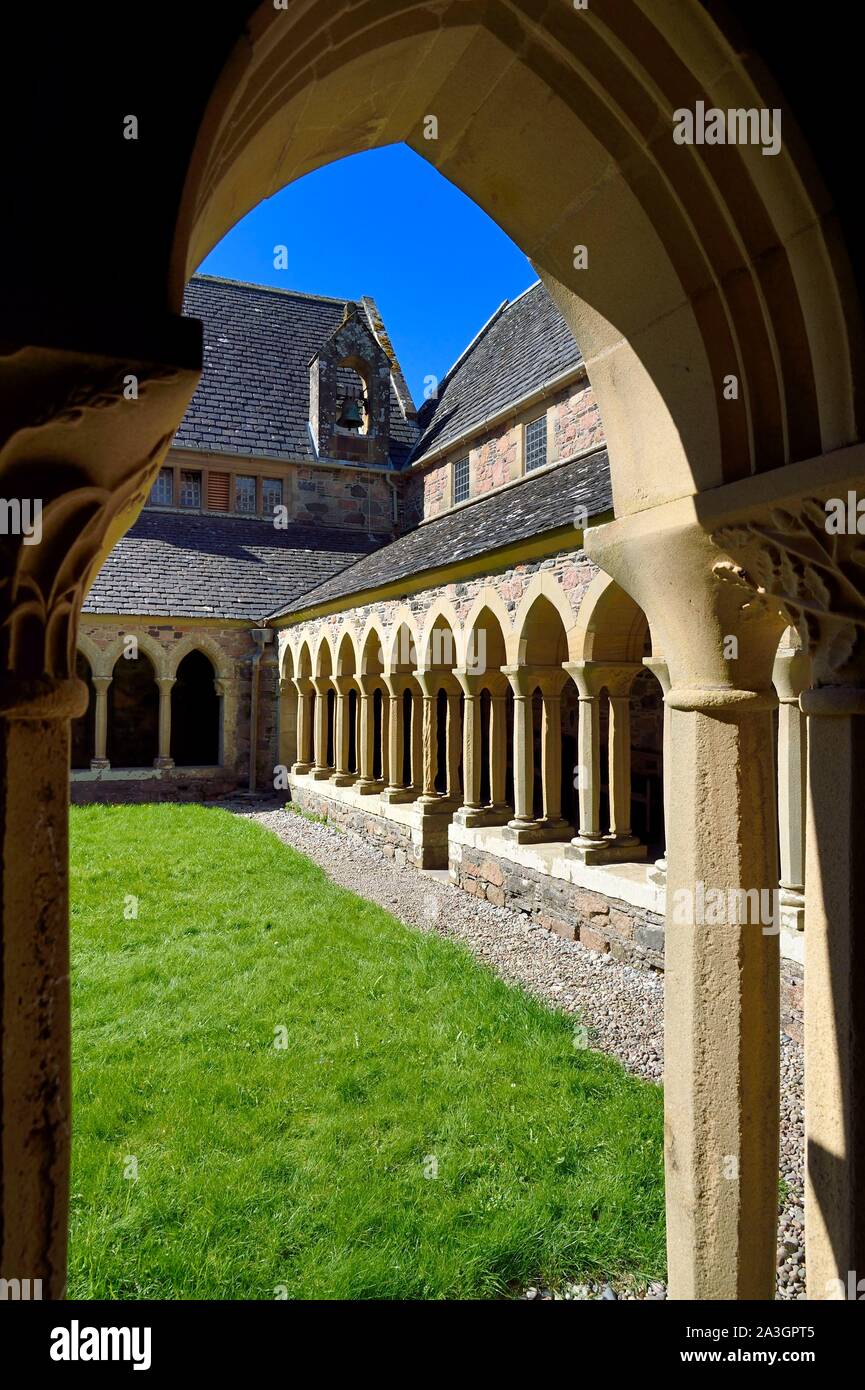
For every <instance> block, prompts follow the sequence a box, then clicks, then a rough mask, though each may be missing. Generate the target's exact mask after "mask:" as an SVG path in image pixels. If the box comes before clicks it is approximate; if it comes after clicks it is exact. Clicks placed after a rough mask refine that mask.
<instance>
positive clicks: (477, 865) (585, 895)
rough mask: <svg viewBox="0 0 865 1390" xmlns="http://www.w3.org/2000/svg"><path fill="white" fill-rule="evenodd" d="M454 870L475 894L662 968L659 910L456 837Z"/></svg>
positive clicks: (573, 937) (561, 932) (621, 956)
mask: <svg viewBox="0 0 865 1390" xmlns="http://www.w3.org/2000/svg"><path fill="white" fill-rule="evenodd" d="M450 873H451V878H452V879H453V881H454V883H456V884H457V885H458V886H459V887H460V888H462V889H464V891H465V892H467V893H470V894H471V895H472V896H473V897H477V898H485V899H486V901H487V902H491V903H494V904H495V905H496V906H497V907H509V908H512V909H514V910H515V911H517V912H524V913H525V914H526V916H528V917H531V918H533V919H534V920H535V921H536V922H537V923H538V924H539V925H540V926H542V927H546V929H547V930H548V931H552V932H555V933H556V934H557V935H558V936H563V937H566V938H567V939H568V940H570V941H581V942H582V943H583V945H584V946H588V947H589V948H590V949H591V950H593V951H608V952H609V953H610V954H611V955H612V956H614V957H615V959H616V960H618V961H622V962H624V964H626V965H634V966H639V967H641V968H643V969H647V970H663V968H664V919H663V917H661V916H659V915H658V914H657V913H654V912H649V911H648V910H646V909H643V908H638V907H634V906H632V905H631V904H629V903H626V902H623V901H621V900H620V899H618V898H609V897H606V896H605V895H604V894H602V893H593V892H591V891H590V890H589V889H586V888H581V887H578V886H577V885H576V884H573V883H566V882H564V881H563V880H562V879H559V878H555V877H554V876H553V875H552V874H542V873H538V872H537V871H536V870H534V869H530V868H528V867H527V866H525V865H523V864H515V863H511V862H510V861H509V860H507V859H502V858H500V857H499V856H497V855H492V854H490V853H489V851H487V850H484V849H476V848H475V847H473V846H471V845H465V844H459V843H457V842H455V841H453V840H452V841H451V842H450Z"/></svg>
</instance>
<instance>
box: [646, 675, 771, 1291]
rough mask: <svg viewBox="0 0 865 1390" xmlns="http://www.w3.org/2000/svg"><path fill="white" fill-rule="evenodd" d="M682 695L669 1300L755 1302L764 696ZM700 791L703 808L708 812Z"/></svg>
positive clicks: (670, 950)
mask: <svg viewBox="0 0 865 1390" xmlns="http://www.w3.org/2000/svg"><path fill="white" fill-rule="evenodd" d="M693 696H694V692H693V691H686V692H684V695H683V697H682V700H683V706H684V707H677V704H676V701H677V699H678V698H679V697H678V693H677V691H676V690H675V689H674V690H673V691H671V695H670V698H671V701H673V729H672V768H671V796H672V799H673V804H674V806H675V815H674V817H673V821H672V826H671V830H672V838H671V843H670V853H669V869H668V884H667V918H666V932H665V971H666V977H665V998H666V1008H665V1058H666V1061H665V1069H664V1077H665V1084H664V1105H665V1157H666V1197H667V1254H668V1267H669V1287H670V1296H671V1297H672V1298H676V1299H770V1298H772V1297H774V1288H775V1241H776V1227H777V1208H778V1130H779V951H778V936H777V929H776V927H775V926H774V924H773V920H772V918H773V914H772V910H771V906H770V904H771V903H772V901H773V896H772V892H773V890H774V878H775V871H776V825H775V782H774V765H773V757H772V742H771V734H772V717H771V712H770V711H771V707H772V704H773V703H774V696H773V695H772V694H771V693H770V692H768V691H767V692H761V693H759V694H757V695H753V694H751V693H750V692H744V691H732V690H731V691H725V692H724V700H725V703H724V705H723V706H721V707H719V706H718V701H719V699H720V696H719V694H718V692H716V691H712V692H707V695H706V699H707V705H708V702H709V700H712V701H714V702H715V703H714V705H712V706H709V707H708V708H706V709H705V710H701V709H695V708H694V707H693V703H690V701H691V700H692V699H693ZM707 788H708V789H710V792H711V807H715V808H717V809H715V810H711V808H710V806H708V805H707ZM741 890H744V892H745V893H746V894H748V897H747V898H746V899H745V898H743V897H742V894H741ZM731 895H732V896H731ZM757 903H759V907H758V906H757ZM761 917H762V919H763V920H762V921H761ZM767 917H768V918H769V921H768V923H767V921H766V918H767ZM767 926H768V932H764V929H763V928H764V927H767Z"/></svg>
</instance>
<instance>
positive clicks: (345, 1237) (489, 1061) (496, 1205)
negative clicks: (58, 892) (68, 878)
mask: <svg viewBox="0 0 865 1390" xmlns="http://www.w3.org/2000/svg"><path fill="white" fill-rule="evenodd" d="M71 850H72V952H73V967H72V982H73V1010H74V1027H73V1039H74V1041H73V1065H74V1078H75V1088H74V1089H75V1109H74V1136H75V1137H74V1146H73V1174H72V1217H71V1252H70V1289H69V1292H70V1296H71V1297H78V1298H262V1299H272V1298H274V1297H278V1296H285V1295H286V1294H287V1296H288V1297H289V1298H351V1299H359V1298H424V1299H427V1298H444V1297H461V1298H486V1297H492V1296H496V1295H499V1294H502V1293H506V1292H508V1291H509V1290H510V1289H513V1288H515V1287H516V1286H519V1285H524V1284H526V1283H530V1282H532V1281H534V1280H536V1279H538V1278H543V1279H546V1280H547V1281H549V1282H551V1283H552V1284H553V1285H555V1284H556V1283H557V1282H559V1281H561V1280H562V1279H563V1278H564V1277H565V1276H586V1277H590V1276H603V1277H613V1276H619V1275H622V1274H626V1273H630V1274H631V1275H634V1276H636V1277H638V1278H657V1277H662V1276H663V1263H664V1255H663V1248H664V1241H663V1189H662V1158H661V1146H662V1117H661V1093H660V1090H659V1089H658V1088H657V1087H655V1086H651V1085H648V1084H647V1083H645V1082H641V1081H639V1080H636V1079H634V1078H632V1077H629V1076H627V1075H626V1073H625V1072H624V1071H623V1070H622V1068H621V1067H620V1066H619V1065H618V1064H617V1063H616V1062H614V1061H611V1060H610V1059H609V1058H606V1057H603V1056H601V1055H600V1054H598V1053H594V1052H590V1051H586V1050H580V1049H578V1048H577V1047H575V1045H574V1025H573V1020H571V1021H569V1020H568V1019H567V1018H565V1017H563V1016H562V1015H559V1014H556V1013H554V1012H552V1011H551V1010H549V1009H546V1008H544V1007H543V1006H542V1005H540V1004H538V1003H536V1002H534V1001H533V1000H531V999H529V998H528V997H527V996H526V995H524V994H523V993H522V992H521V991H520V990H518V989H514V988H511V987H509V986H508V985H505V984H503V983H502V982H501V981H499V980H498V979H496V978H495V976H493V975H492V974H491V973H490V972H488V971H487V970H485V969H483V968H482V967H481V966H479V965H478V964H476V962H475V961H474V960H473V959H472V957H471V956H470V955H469V953H468V952H467V951H466V950H464V949H463V948H462V947H460V946H458V945H455V944H453V943H451V942H449V941H444V940H442V939H441V938H439V937H438V936H436V935H433V934H428V935H427V934H421V933H419V932H416V931H413V930H410V929H408V928H406V927H404V926H402V925H401V924H400V923H399V922H397V921H396V920H395V919H394V918H393V917H391V916H389V915H388V913H386V912H384V911H382V910H381V909H380V908H378V907H376V906H374V905H373V904H371V903H368V902H365V901H364V900H363V899H361V898H358V897H355V896H354V895H352V894H351V893H348V892H345V891H344V890H343V889H340V888H337V887H335V886H334V885H332V884H331V883H330V882H329V880H328V879H327V878H326V877H325V875H324V874H323V873H322V872H321V870H320V869H318V868H317V867H316V866H315V865H314V864H312V863H311V862H310V861H309V860H307V859H305V858H303V857H302V856H301V855H298V854H296V853H294V851H292V850H291V849H289V848H288V847H287V846H285V845H283V844H281V843H280V842H279V841H278V840H277V839H276V838H275V837H274V836H272V835H270V834H269V833H268V832H267V831H265V830H263V829H261V828H260V827H259V826H257V825H254V824H251V823H248V822H244V821H240V820H238V819H237V818H235V817H234V816H232V815H230V814H229V813H228V812H226V811H222V810H218V809H215V808H204V807H198V806H171V805H159V806H135V807H87V808H73V810H72V827H71ZM132 898H135V899H137V900H138V905H137V907H138V915H137V918H136V917H131V916H128V915H125V914H128V913H130V912H132V911H134V907H135V904H134V903H132V902H131V899H132ZM283 1028H284V1029H285V1030H286V1033H287V1046H286V1047H284V1048H279V1047H276V1046H275V1041H278V1040H279V1039H280V1037H281V1036H282V1034H281V1030H282V1029H283ZM131 1159H135V1160H137V1172H138V1177H137V1181H134V1180H132V1178H131V1177H129V1176H126V1175H125V1174H126V1173H128V1172H131V1171H132V1170H133V1165H132V1164H131V1162H130V1160H131ZM436 1172H437V1176H433V1174H434V1173H436ZM278 1291H281V1294H280V1292H278Z"/></svg>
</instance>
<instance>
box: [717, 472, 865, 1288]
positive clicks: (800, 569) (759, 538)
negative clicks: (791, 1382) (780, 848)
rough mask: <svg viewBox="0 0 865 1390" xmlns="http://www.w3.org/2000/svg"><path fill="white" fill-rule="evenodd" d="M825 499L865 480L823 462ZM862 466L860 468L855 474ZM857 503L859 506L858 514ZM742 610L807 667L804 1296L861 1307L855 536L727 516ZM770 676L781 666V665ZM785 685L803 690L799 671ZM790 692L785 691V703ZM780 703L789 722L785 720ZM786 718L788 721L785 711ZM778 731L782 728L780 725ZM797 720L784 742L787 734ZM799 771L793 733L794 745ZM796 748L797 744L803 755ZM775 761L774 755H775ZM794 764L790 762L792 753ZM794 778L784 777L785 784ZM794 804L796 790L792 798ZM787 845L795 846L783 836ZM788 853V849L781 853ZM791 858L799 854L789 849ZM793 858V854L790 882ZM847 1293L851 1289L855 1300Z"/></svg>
mask: <svg viewBox="0 0 865 1390" xmlns="http://www.w3.org/2000/svg"><path fill="white" fill-rule="evenodd" d="M821 462H822V464H823V471H822V473H821V487H822V488H824V489H825V492H824V493H823V497H825V498H837V497H841V498H844V500H845V501H846V502H847V503H848V506H849V504H850V502H851V501H852V502H853V503H854V511H855V503H856V499H857V497H859V498H861V497H862V496H863V495H865V476H862V475H860V476H858V477H857V476H856V474H855V472H851V469H850V465H847V466H846V471H845V472H844V474H843V480H842V481H838V482H835V483H832V482H831V481H827V475H831V470H832V469H833V467H835V466H839V465H840V466H842V467H843V466H844V460H838V461H837V464H836V459H835V457H834V456H829V457H828V458H824V459H823V460H822V461H821ZM856 466H858V464H857V465H856ZM859 505H860V506H861V503H859ZM716 539H717V541H718V543H719V544H721V545H726V546H727V547H728V548H729V550H730V552H731V553H732V555H733V556H734V558H735V559H736V560H737V561H738V562H739V572H738V573H739V577H740V582H741V583H742V585H743V587H744V588H745V589H746V591H747V597H748V599H749V603H750V606H751V607H752V608H753V607H754V606H756V605H759V604H760V603H761V602H762V603H766V602H768V601H769V597H766V596H770V597H774V598H775V599H776V601H777V602H779V603H781V604H783V611H784V614H785V616H786V617H787V620H788V621H789V620H790V619H791V618H792V619H794V620H795V623H796V628H797V631H798V635H799V637H800V639H801V640H802V642H803V645H805V649H806V651H807V654H808V655H809V657H810V658H811V679H812V681H813V688H812V689H809V690H805V691H804V692H803V694H802V695H801V697H800V703H801V707H802V709H803V711H804V712H805V714H806V715H807V716H808V730H807V743H808V775H807V814H806V830H805V838H806V846H805V866H806V867H805V885H804V887H805V922H806V924H807V925H806V930H805V933H804V936H805V1009H804V1013H805V1142H806V1156H805V1174H806V1177H805V1255H806V1264H807V1269H808V1297H809V1299H844V1298H849V1297H851V1296H852V1297H853V1298H858V1297H861V1290H857V1289H856V1288H855V1285H856V1284H857V1283H858V1281H859V1280H861V1279H862V1278H863V1277H865V853H863V846H862V828H863V826H865V776H863V770H865V583H863V569H862V564H861V558H860V557H861V546H862V537H861V535H860V534H858V532H857V530H856V528H855V525H854V526H850V525H848V526H847V528H846V529H844V530H842V531H840V532H839V531H835V532H833V533H830V532H829V530H828V526H827V508H826V506H825V503H824V501H823V500H821V499H819V498H804V499H796V500H795V501H792V502H791V501H790V499H789V498H786V497H785V498H784V505H783V509H778V508H776V509H773V510H769V508H768V507H767V506H766V505H765V504H764V505H763V507H762V508H761V510H759V511H758V512H757V515H756V517H754V516H748V517H747V519H745V521H744V522H743V520H742V519H741V518H740V517H738V516H736V515H733V516H732V517H730V518H729V524H728V525H726V526H725V527H724V528H723V529H720V530H719V532H718V533H717V537H716ZM754 576H759V587H758V585H757V582H756V580H755V579H754ZM776 669H777V667H776ZM794 679H795V681H796V682H797V683H798V680H799V679H801V670H800V672H799V675H798V676H797V675H796V674H795V671H794ZM786 693H787V692H786V690H785V694H786ZM789 708H790V707H789V706H788V712H787V715H786V719H785V722H786V720H789ZM782 714H783V711H782ZM779 722H780V719H779ZM791 725H792V721H791V722H790V724H788V726H787V732H788V735H794V729H795V726H794V725H792V727H791ZM790 743H792V744H793V747H792V750H791V751H792V759H791V761H792V764H793V766H792V767H790V765H789V762H788V769H787V775H788V777H790V774H791V773H793V776H794V777H796V778H797V779H798V776H799V774H798V772H797V771H796V770H795V769H796V760H797V756H801V754H800V753H798V754H797V750H796V747H795V736H794V737H793V738H791V739H790ZM800 747H801V745H800ZM782 756H783V754H782ZM788 756H789V753H788ZM790 780H791V781H792V780H793V778H792V777H790ZM794 795H795V793H794ZM789 838H790V839H791V840H792V839H794V837H793V836H790V837H789ZM789 848H791V847H790V846H788V849H789ZM792 849H793V852H794V855H795V851H796V849H797V845H796V844H795V843H794V844H793V846H792ZM792 860H793V855H791V877H793V875H794V873H795V872H796V871H795V870H792ZM851 1284H852V1285H853V1286H854V1288H853V1292H852V1294H851V1292H850V1289H851Z"/></svg>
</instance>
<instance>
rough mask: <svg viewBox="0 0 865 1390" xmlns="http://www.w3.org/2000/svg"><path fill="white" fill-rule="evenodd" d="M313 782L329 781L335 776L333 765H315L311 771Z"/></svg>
mask: <svg viewBox="0 0 865 1390" xmlns="http://www.w3.org/2000/svg"><path fill="white" fill-rule="evenodd" d="M309 775H310V777H311V778H312V780H313V782H329V781H330V779H331V777H332V776H333V768H332V767H314V768H313V769H312V770H311V772H310V774H309Z"/></svg>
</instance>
